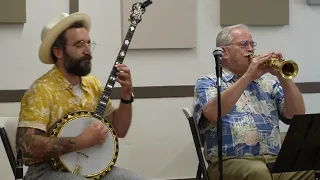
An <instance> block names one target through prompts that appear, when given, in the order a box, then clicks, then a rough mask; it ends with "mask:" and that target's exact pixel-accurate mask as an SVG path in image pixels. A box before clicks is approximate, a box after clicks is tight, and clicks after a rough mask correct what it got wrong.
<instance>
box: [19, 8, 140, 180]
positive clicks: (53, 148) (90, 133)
mask: <svg viewBox="0 0 320 180" xmlns="http://www.w3.org/2000/svg"><path fill="white" fill-rule="evenodd" d="M90 25H91V23H90V18H89V16H88V15H87V14H84V13H73V14H71V15H68V14H66V13H62V14H60V15H59V16H57V17H55V18H54V19H52V20H51V21H50V22H49V23H48V24H47V25H46V26H45V27H44V28H43V30H42V34H41V40H42V44H41V46H40V49H39V57H40V60H41V62H43V63H45V64H53V68H52V69H51V70H49V71H48V72H47V73H46V74H44V75H43V76H41V77H40V78H38V79H37V80H36V81H35V82H34V83H33V84H32V85H31V87H30V88H29V89H28V90H27V92H26V93H25V95H24V96H23V98H22V101H21V111H20V115H19V124H18V130H17V147H18V148H21V149H22V150H23V153H24V160H25V165H27V166H29V168H28V171H27V173H26V175H25V179H27V180H32V179H37V180H51V179H52V180H56V179H68V180H78V179H79V180H80V179H85V178H83V177H79V176H76V175H74V174H72V173H65V172H59V171H56V170H54V168H53V166H52V165H51V164H50V162H49V161H48V160H49V159H50V158H54V157H58V156H60V155H63V154H66V153H69V152H74V151H77V150H80V149H84V148H88V147H92V146H94V145H97V144H100V143H102V142H104V141H105V138H106V137H107V136H108V133H107V129H106V128H105V126H104V125H102V124H101V123H98V124H93V125H90V126H89V127H87V128H86V129H85V130H84V131H83V133H82V134H81V135H79V136H78V137H59V138H53V137H49V134H48V131H49V129H50V128H51V127H52V126H53V125H54V124H55V123H56V122H57V121H58V120H59V119H61V118H62V117H63V116H64V115H65V114H68V113H70V112H74V111H80V110H89V111H95V108H96V107H97V104H98V101H99V100H100V97H101V94H102V92H103V90H104V88H103V87H102V86H101V84H100V82H99V81H98V80H97V79H96V78H95V77H93V76H92V75H89V73H90V71H91V59H92V56H91V53H92V50H93V48H94V46H95V45H96V44H95V43H94V42H93V41H91V39H90V37H89V31H90ZM117 70H118V73H117V82H118V83H119V84H120V85H121V87H122V88H121V89H122V91H121V92H122V93H121V103H120V105H119V107H118V108H115V107H114V106H113V104H112V101H111V100H109V102H108V104H107V105H106V109H105V114H104V115H105V117H106V118H107V119H108V120H109V121H111V122H112V125H113V127H114V128H115V130H116V132H117V135H118V137H119V138H122V137H125V135H126V134H127V131H128V129H129V126H130V123H131V116H132V105H131V103H132V102H133V94H132V83H131V74H130V70H129V68H128V67H127V66H126V65H124V64H120V65H118V66H117ZM102 179H103V180H107V179H122V180H125V179H131V180H140V179H144V178H143V177H141V176H139V175H137V174H135V173H133V172H131V171H129V170H126V169H123V168H119V167H114V168H113V169H112V170H111V171H110V172H108V173H107V174H106V175H105V176H104V177H102Z"/></svg>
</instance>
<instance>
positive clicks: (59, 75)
mask: <svg viewBox="0 0 320 180" xmlns="http://www.w3.org/2000/svg"><path fill="white" fill-rule="evenodd" d="M51 72H52V76H53V77H54V78H55V79H56V81H57V82H58V83H59V84H60V85H62V87H63V88H65V89H72V88H73V85H72V84H71V83H70V82H69V81H68V80H67V79H66V78H65V77H64V76H63V74H62V73H61V72H60V70H59V69H58V67H57V66H56V65H54V66H53V68H52V71H51ZM81 86H82V87H88V82H87V79H86V77H85V76H82V77H81Z"/></svg>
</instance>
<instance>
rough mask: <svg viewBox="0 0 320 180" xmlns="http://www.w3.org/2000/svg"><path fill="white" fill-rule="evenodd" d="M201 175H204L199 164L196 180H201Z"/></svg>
mask: <svg viewBox="0 0 320 180" xmlns="http://www.w3.org/2000/svg"><path fill="white" fill-rule="evenodd" d="M201 175H202V169H201V165H200V163H199V164H198V169H197V176H196V180H201Z"/></svg>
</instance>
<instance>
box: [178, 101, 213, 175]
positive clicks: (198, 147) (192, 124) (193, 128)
mask: <svg viewBox="0 0 320 180" xmlns="http://www.w3.org/2000/svg"><path fill="white" fill-rule="evenodd" d="M182 111H183V113H184V115H185V116H186V118H187V119H188V121H189V125H190V129H191V133H192V136H193V141H194V145H195V148H196V151H197V155H198V159H199V164H198V170H197V176H196V180H201V175H202V176H203V179H204V180H209V176H208V172H207V168H206V164H205V160H204V158H203V153H202V150H201V147H203V142H202V141H201V137H200V133H199V130H198V127H197V124H196V122H195V120H194V118H193V115H192V113H191V112H190V110H189V109H188V108H187V107H185V108H183V109H182Z"/></svg>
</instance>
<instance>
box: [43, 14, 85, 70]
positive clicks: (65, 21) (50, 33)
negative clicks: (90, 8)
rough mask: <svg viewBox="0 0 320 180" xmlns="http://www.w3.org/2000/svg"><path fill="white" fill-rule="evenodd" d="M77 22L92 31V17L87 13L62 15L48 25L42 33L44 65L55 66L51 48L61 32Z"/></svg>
mask: <svg viewBox="0 0 320 180" xmlns="http://www.w3.org/2000/svg"><path fill="white" fill-rule="evenodd" d="M75 22H80V23H82V24H83V26H84V27H85V28H86V29H87V30H88V31H90V26H91V21H90V17H89V16H88V15H87V14H85V13H79V12H76V13H73V14H70V15H69V14H67V13H61V14H60V15H58V16H57V17H55V18H53V19H52V20H51V21H50V22H49V23H48V24H46V25H45V26H44V27H43V29H42V32H41V41H42V43H41V45H40V48H39V58H40V60H41V61H42V62H43V63H44V64H53V63H54V61H53V59H52V58H51V47H52V44H53V43H54V41H55V40H56V39H57V37H58V36H59V35H60V33H61V32H63V31H64V30H66V29H67V28H68V27H69V26H70V25H72V24H73V23H75Z"/></svg>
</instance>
